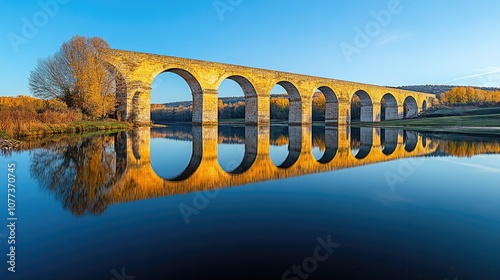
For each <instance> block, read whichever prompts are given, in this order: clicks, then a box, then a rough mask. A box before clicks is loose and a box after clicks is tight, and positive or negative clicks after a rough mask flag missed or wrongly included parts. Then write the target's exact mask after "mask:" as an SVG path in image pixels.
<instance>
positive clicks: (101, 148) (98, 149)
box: [30, 126, 500, 215]
mask: <svg viewBox="0 0 500 280" xmlns="http://www.w3.org/2000/svg"><path fill="white" fill-rule="evenodd" d="M287 129H288V130H289V132H288V135H286V134H285V133H284V134H283V135H274V136H273V137H274V138H275V139H279V138H280V137H281V138H285V141H288V142H289V143H290V149H289V150H290V153H289V155H288V157H287V159H286V160H285V162H284V163H283V164H282V165H281V166H280V167H277V166H275V165H274V164H272V161H271V157H270V153H269V147H270V145H271V143H270V142H272V140H271V139H270V137H271V135H272V133H270V127H269V126H253V127H245V135H244V136H243V137H241V136H238V135H236V136H234V135H233V141H235V142H236V143H241V144H244V145H245V155H244V159H243V161H242V162H241V164H240V165H239V166H238V167H237V168H236V169H235V170H234V172H232V173H228V172H226V171H224V170H223V169H222V168H221V167H220V166H219V164H218V157H219V154H218V149H217V147H218V139H219V135H218V128H217V127H214V126H210V127H204V126H193V127H192V133H191V134H188V133H185V131H180V130H177V131H174V130H170V131H169V132H168V133H165V134H159V133H151V131H150V129H149V128H137V129H134V130H133V131H127V132H120V133H115V134H110V135H101V136H92V137H87V138H77V139H75V138H68V139H64V140H61V141H52V142H50V143H46V144H43V145H41V146H40V147H41V148H39V149H36V150H34V151H33V152H32V153H31V166H30V171H31V175H32V177H33V178H35V179H36V180H38V182H39V184H40V186H41V187H42V188H44V189H46V190H47V191H48V192H49V193H51V194H52V195H54V196H55V197H56V199H57V200H58V201H60V202H61V204H62V205H63V207H64V208H65V209H68V210H69V211H71V212H72V213H73V214H74V215H89V214H92V215H98V214H101V213H103V212H104V211H105V210H106V209H107V207H108V206H109V205H111V204H115V203H125V202H129V201H135V200H139V199H148V198H154V197H161V196H169V195H178V194H185V193H189V192H195V191H205V190H214V189H219V188H226V187H233V186H240V185H245V184H249V183H255V182H262V181H268V180H277V179H283V178H289V177H295V176H302V175H307V174H313V173H320V172H330V171H334V170H339V169H345V168H352V167H356V166H363V165H368V164H374V163H379V162H385V161H391V160H397V159H402V158H409V157H419V156H432V155H435V156H442V155H443V154H448V155H456V156H472V155H477V154H483V153H500V141H498V140H495V139H493V140H491V139H490V140H472V141H470V140H466V141H456V140H440V139H437V138H430V137H427V136H426V135H425V134H424V135H422V134H419V133H415V132H410V131H407V132H404V133H403V132H402V131H400V130H399V131H398V130H396V129H385V130H380V131H378V130H375V129H372V128H368V129H354V128H352V129H349V128H348V127H347V128H345V127H339V128H338V129H326V130H325V137H324V138H322V137H318V138H314V142H313V138H312V127H311V126H294V127H289V128H287ZM356 131H357V132H356ZM154 137H170V138H172V139H181V140H191V141H192V145H193V154H192V156H191V159H190V163H189V164H188V166H187V167H186V169H185V170H184V171H183V172H182V174H181V175H179V176H177V177H176V178H175V179H174V180H168V179H165V178H161V177H160V176H159V175H157V174H156V172H155V171H154V170H153V168H152V166H151V152H152V150H151V146H150V142H151V138H154ZM240 137H241V138H240ZM353 138H354V140H353ZM321 141H323V143H317V142H321ZM313 143H314V144H313ZM315 145H321V146H323V147H324V149H325V152H324V154H323V156H322V157H321V158H320V159H319V160H317V159H316V158H314V155H313V154H312V149H313V146H315ZM353 145H355V146H357V149H359V151H358V153H356V154H353V153H352V151H351V149H352V148H356V147H354V146H353ZM153 152H155V151H153ZM172 160H176V159H175V158H174V159H172Z"/></svg>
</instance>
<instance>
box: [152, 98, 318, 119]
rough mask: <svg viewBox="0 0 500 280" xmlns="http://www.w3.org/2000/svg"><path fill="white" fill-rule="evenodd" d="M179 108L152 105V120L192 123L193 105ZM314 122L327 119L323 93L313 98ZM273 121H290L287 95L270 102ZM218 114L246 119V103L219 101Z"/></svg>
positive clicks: (184, 105)
mask: <svg viewBox="0 0 500 280" xmlns="http://www.w3.org/2000/svg"><path fill="white" fill-rule="evenodd" d="M177 104H178V105H177V106H172V105H171V104H152V105H151V119H152V120H153V121H154V122H190V121H191V120H192V112H193V106H192V105H191V103H185V102H180V103H177ZM312 107H313V108H312V110H313V111H312V118H313V121H322V120H324V119H325V107H326V99H325V96H324V95H323V94H321V93H316V94H315V95H314V97H313V106H312ZM270 110H271V112H270V114H271V119H272V120H288V116H289V111H290V101H289V100H288V96H287V95H285V94H281V95H274V96H272V97H271V100H270ZM218 114H219V118H220V119H245V102H244V101H241V100H236V99H227V98H224V99H222V98H221V99H219V103H218Z"/></svg>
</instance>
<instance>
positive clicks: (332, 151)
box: [312, 126, 339, 164]
mask: <svg viewBox="0 0 500 280" xmlns="http://www.w3.org/2000/svg"><path fill="white" fill-rule="evenodd" d="M338 135H339V133H338V128H330V127H327V128H325V127H323V126H313V127H312V137H313V139H312V141H313V142H312V154H313V156H314V158H315V159H316V161H317V162H319V163H321V164H327V163H330V162H331V161H332V160H333V159H334V158H335V156H336V155H337V151H338V146H339V136H338Z"/></svg>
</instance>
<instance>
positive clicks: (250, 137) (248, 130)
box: [228, 126, 259, 175]
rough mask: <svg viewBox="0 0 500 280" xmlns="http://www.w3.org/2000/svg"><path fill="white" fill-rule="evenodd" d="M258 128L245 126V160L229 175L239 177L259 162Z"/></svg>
mask: <svg viewBox="0 0 500 280" xmlns="http://www.w3.org/2000/svg"><path fill="white" fill-rule="evenodd" d="M258 136H259V133H258V127H256V126H245V154H244V155H243V160H242V161H241V163H240V165H238V166H237V167H236V169H234V170H232V171H229V172H228V173H229V174H233V175H238V174H243V173H245V172H246V171H248V170H249V169H250V168H251V167H252V166H253V165H254V163H255V161H256V160H257V154H258V148H259V147H258V146H259V139H258Z"/></svg>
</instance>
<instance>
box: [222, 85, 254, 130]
mask: <svg viewBox="0 0 500 280" xmlns="http://www.w3.org/2000/svg"><path fill="white" fill-rule="evenodd" d="M218 93H219V99H218V116H219V121H220V120H224V121H225V122H227V120H231V121H230V122H232V123H234V122H238V123H245V124H247V125H256V124H258V112H259V110H258V103H257V101H258V100H257V93H256V91H255V88H254V86H253V85H252V83H251V82H250V81H249V80H247V79H246V78H244V77H242V76H230V77H228V78H226V79H225V80H224V81H223V82H222V83H221V84H220V86H219V89H218Z"/></svg>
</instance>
